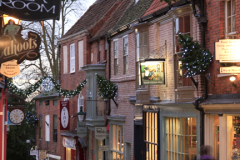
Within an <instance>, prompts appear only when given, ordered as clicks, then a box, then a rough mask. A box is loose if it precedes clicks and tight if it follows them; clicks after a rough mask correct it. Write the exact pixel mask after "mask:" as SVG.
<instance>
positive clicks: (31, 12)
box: [0, 0, 61, 21]
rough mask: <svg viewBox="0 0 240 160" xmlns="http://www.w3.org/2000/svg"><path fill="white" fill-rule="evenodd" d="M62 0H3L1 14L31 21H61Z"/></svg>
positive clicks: (0, 8)
mask: <svg viewBox="0 0 240 160" xmlns="http://www.w3.org/2000/svg"><path fill="white" fill-rule="evenodd" d="M60 8H61V0H1V1H0V12H2V13H5V14H7V15H9V16H12V17H15V18H18V19H22V20H29V21H39V20H46V19H56V20H59V15H60Z"/></svg>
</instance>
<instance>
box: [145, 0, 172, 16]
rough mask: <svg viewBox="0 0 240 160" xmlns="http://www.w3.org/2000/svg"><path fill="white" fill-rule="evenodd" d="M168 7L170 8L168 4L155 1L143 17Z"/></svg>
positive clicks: (158, 0)
mask: <svg viewBox="0 0 240 160" xmlns="http://www.w3.org/2000/svg"><path fill="white" fill-rule="evenodd" d="M167 6H168V3H166V2H165V1H162V2H161V1H160V0H153V2H152V4H151V6H150V7H149V8H148V10H147V11H146V12H145V14H144V15H143V16H142V17H144V16H147V15H149V14H152V13H154V12H156V11H158V10H160V9H162V8H164V7H167Z"/></svg>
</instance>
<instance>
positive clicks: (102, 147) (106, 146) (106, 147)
mask: <svg viewBox="0 0 240 160" xmlns="http://www.w3.org/2000/svg"><path fill="white" fill-rule="evenodd" d="M108 149H109V146H108V145H105V146H98V151H100V152H101V151H102V152H104V151H108Z"/></svg>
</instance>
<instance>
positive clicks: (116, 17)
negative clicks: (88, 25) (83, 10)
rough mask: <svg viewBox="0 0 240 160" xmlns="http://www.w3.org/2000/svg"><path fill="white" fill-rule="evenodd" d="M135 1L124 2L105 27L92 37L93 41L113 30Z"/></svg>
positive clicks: (125, 0)
mask: <svg viewBox="0 0 240 160" xmlns="http://www.w3.org/2000/svg"><path fill="white" fill-rule="evenodd" d="M132 3H134V1H132V0H122V3H121V4H120V5H119V6H118V8H117V9H116V10H115V12H114V13H113V14H112V15H111V17H110V18H109V19H108V20H107V21H106V22H105V23H104V25H103V27H102V28H101V29H100V30H99V31H98V32H97V33H96V34H95V36H93V37H92V39H91V41H93V40H95V39H97V38H99V37H102V36H104V35H106V34H107V33H108V31H109V30H111V29H112V28H113V27H114V25H115V24H116V23H117V21H118V20H119V19H120V18H121V17H122V15H123V14H124V13H125V11H126V9H127V8H128V7H129V6H130V5H131V4H132Z"/></svg>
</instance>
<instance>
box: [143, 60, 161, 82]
mask: <svg viewBox="0 0 240 160" xmlns="http://www.w3.org/2000/svg"><path fill="white" fill-rule="evenodd" d="M164 61H165V60H164V59H163V60H145V61H143V62H141V63H140V76H141V84H142V85H162V84H165V72H164Z"/></svg>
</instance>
